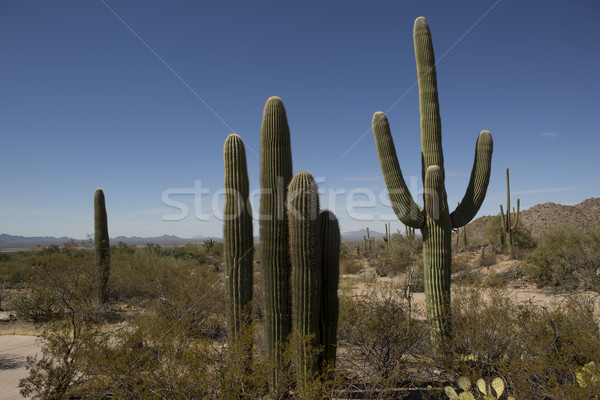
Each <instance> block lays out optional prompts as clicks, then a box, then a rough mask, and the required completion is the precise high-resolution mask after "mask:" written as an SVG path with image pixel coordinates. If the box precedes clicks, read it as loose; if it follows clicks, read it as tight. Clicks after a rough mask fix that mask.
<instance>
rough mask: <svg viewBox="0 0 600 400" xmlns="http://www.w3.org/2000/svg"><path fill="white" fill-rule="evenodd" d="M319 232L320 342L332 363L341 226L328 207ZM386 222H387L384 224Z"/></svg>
mask: <svg viewBox="0 0 600 400" xmlns="http://www.w3.org/2000/svg"><path fill="white" fill-rule="evenodd" d="M319 226H320V235H321V318H320V335H321V336H320V338H321V339H320V345H321V346H322V347H323V362H324V364H325V365H329V366H333V365H334V364H335V359H336V349H337V326H338V313H339V299H338V293H337V292H338V284H339V279H340V226H339V224H338V220H337V218H336V217H335V214H334V213H333V212H331V211H329V210H323V211H321V212H320V213H319ZM386 226H387V225H386Z"/></svg>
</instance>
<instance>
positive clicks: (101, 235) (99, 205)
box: [94, 189, 110, 303]
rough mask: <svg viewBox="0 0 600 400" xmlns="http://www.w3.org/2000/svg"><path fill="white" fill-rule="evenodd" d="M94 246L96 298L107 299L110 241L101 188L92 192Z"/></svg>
mask: <svg viewBox="0 0 600 400" xmlns="http://www.w3.org/2000/svg"><path fill="white" fill-rule="evenodd" d="M94 247H95V250H96V269H97V271H98V299H99V300H100V303H106V302H107V301H108V278H109V276H110V241H109V238H108V218H107V216H106V202H105V199H104V192H103V191H102V189H96V191H95V192H94Z"/></svg>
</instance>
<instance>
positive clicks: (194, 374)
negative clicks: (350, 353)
mask: <svg viewBox="0 0 600 400" xmlns="http://www.w3.org/2000/svg"><path fill="white" fill-rule="evenodd" d="M153 252H154V253H155V254H154V255H153V254H152V253H153ZM138 256H140V257H139V258H140V264H139V265H137V267H138V268H140V269H142V270H143V271H144V272H147V273H148V276H147V279H146V280H145V281H144V282H146V284H147V286H148V288H147V292H146V293H147V294H150V293H152V294H154V296H152V297H150V298H148V299H146V300H145V302H144V311H143V312H141V313H139V314H137V315H135V316H133V317H132V318H131V319H129V320H128V321H127V323H126V324H116V325H114V324H113V325H108V324H106V321H104V320H103V317H104V314H103V313H102V312H101V311H102V310H101V309H99V307H101V306H100V305H99V304H98V303H97V302H95V301H90V298H92V299H93V296H90V293H87V292H85V291H84V288H87V287H88V285H86V284H85V282H87V281H88V280H90V279H91V278H90V277H91V276H93V268H92V269H86V268H83V269H81V271H80V272H78V271H74V270H73V269H71V270H70V271H69V274H67V275H65V277H61V279H54V278H51V281H53V282H55V283H56V285H55V287H54V289H55V290H56V291H57V292H58V293H59V297H60V301H61V302H62V304H61V306H62V309H63V310H64V312H63V314H62V315H61V317H62V318H59V319H58V320H56V321H55V322H54V323H52V324H51V325H50V326H49V327H48V329H47V330H46V331H45V333H44V334H43V339H44V345H43V348H42V356H41V357H40V358H30V359H29V360H28V368H29V376H28V377H27V378H25V379H24V380H22V381H21V385H20V386H21V389H22V391H21V392H22V393H23V394H24V395H27V396H31V397H32V398H33V399H67V398H71V399H72V398H107V397H111V398H120V399H139V398H148V399H163V398H235V397H238V396H240V395H241V394H242V393H243V391H245V390H254V392H252V393H259V392H261V391H263V390H264V384H261V382H266V380H265V379H266V378H261V377H259V376H257V375H255V374H254V373H252V374H250V375H248V376H246V375H245V374H246V372H247V371H246V370H244V369H240V365H247V364H246V363H244V362H242V360H240V359H239V357H241V356H240V354H241V352H239V351H237V350H236V348H235V346H230V347H224V344H225V337H226V332H227V327H226V320H227V319H226V317H225V295H224V287H223V284H222V279H221V278H222V277H221V276H220V275H219V274H217V273H214V272H212V271H211V269H210V268H208V267H207V268H203V269H199V268H197V267H196V266H195V265H194V264H193V263H190V262H188V261H186V260H177V259H176V258H173V257H170V256H169V257H161V256H160V255H158V254H157V253H156V252H155V251H154V250H153V249H152V250H150V251H146V250H144V254H138ZM154 256H156V257H158V258H153V257H154ZM161 260H162V261H161ZM130 261H131V260H130ZM146 262H149V263H150V265H149V266H148V264H146ZM143 265H146V266H147V268H146V269H145V270H144V269H143V268H142V266H143ZM136 271H137V270H136ZM74 272H76V273H74ZM138 272H139V271H138ZM138 277H139V275H138ZM151 286H152V287H151ZM92 288H93V286H92ZM248 335H252V331H250V332H249V333H248ZM242 341H243V339H241V338H239V342H240V343H241V342H242ZM257 363H258V361H257ZM258 370H261V369H260V368H259V369H258ZM264 376H266V375H264ZM259 378H260V379H259ZM261 379H262V380H261ZM248 380H249V381H248ZM253 382H258V383H257V384H256V385H258V386H260V389H258V388H257V389H253V388H255V387H258V386H256V385H255V384H254V383H253ZM240 383H243V385H241V386H240ZM225 393H226V394H225ZM221 394H223V395H221Z"/></svg>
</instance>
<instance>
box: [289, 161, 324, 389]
mask: <svg viewBox="0 0 600 400" xmlns="http://www.w3.org/2000/svg"><path fill="white" fill-rule="evenodd" d="M287 211H288V226H289V233H290V256H291V261H292V315H293V329H294V331H295V333H297V334H298V335H299V342H298V349H297V353H296V372H297V374H298V380H297V383H298V385H299V387H304V386H305V385H306V383H308V382H310V381H311V380H312V379H313V377H314V376H316V374H317V372H318V358H317V357H316V349H317V348H318V344H319V337H320V333H319V319H320V318H319V315H320V305H321V270H320V267H321V254H320V246H321V238H320V226H319V220H318V215H319V194H318V192H317V185H316V183H315V180H314V179H313V177H312V175H311V174H310V173H308V172H307V171H300V172H298V173H297V174H296V175H294V177H293V178H292V181H291V182H290V186H289V189H288V210H287Z"/></svg>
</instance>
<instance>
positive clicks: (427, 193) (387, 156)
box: [373, 17, 493, 344]
mask: <svg viewBox="0 0 600 400" xmlns="http://www.w3.org/2000/svg"><path fill="white" fill-rule="evenodd" d="M414 43H415V58H416V64H417V76H418V84H419V108H420V114H421V160H422V179H423V187H424V194H423V201H424V208H423V209H421V208H420V207H419V206H418V205H417V203H415V201H414V200H413V198H412V196H411V194H410V192H409V190H408V188H407V186H406V183H405V181H404V178H403V176H402V172H401V170H400V164H399V162H398V157H397V156H396V149H395V146H394V142H393V139H392V136H391V132H390V127H389V123H388V120H387V118H386V116H385V115H384V114H383V113H382V112H377V113H375V115H374V116H373V133H374V135H375V142H376V145H377V153H378V156H379V162H380V164H381V170H382V172H383V177H384V179H385V182H386V186H387V188H388V193H389V197H390V200H391V203H392V207H393V209H394V211H395V213H396V215H397V216H398V218H399V219H400V220H401V221H402V222H403V223H404V224H405V225H407V226H408V227H411V228H415V229H420V230H421V235H422V237H423V264H424V280H425V293H426V302H427V317H428V321H429V326H430V333H431V337H432V340H433V341H434V343H436V344H437V343H439V340H440V339H441V340H443V339H444V338H446V337H447V336H448V335H449V333H450V273H451V262H452V246H451V233H452V229H453V228H458V227H461V226H464V225H466V224H467V223H468V222H469V221H470V220H471V219H473V217H474V216H475V214H476V213H477V211H478V210H479V207H480V206H481V204H482V203H483V199H484V198H485V193H486V190H487V186H488V182H489V176H490V168H491V159H492V148H493V142H492V137H491V135H490V133H489V132H488V131H482V132H481V133H480V134H479V137H478V139H477V145H476V149H475V161H474V165H473V170H472V172H471V178H470V181H469V186H468V187H467V191H466V193H465V195H464V197H463V199H462V201H461V202H460V204H459V205H458V207H457V208H456V210H454V212H452V213H450V212H449V210H448V203H447V200H446V190H445V187H444V159H443V152H442V137H441V120H440V116H439V104H438V95H437V78H436V71H435V58H434V54H433V45H432V41H431V34H430V31H429V26H428V25H427V21H426V20H425V18H423V17H419V18H417V19H416V21H415V26H414Z"/></svg>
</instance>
